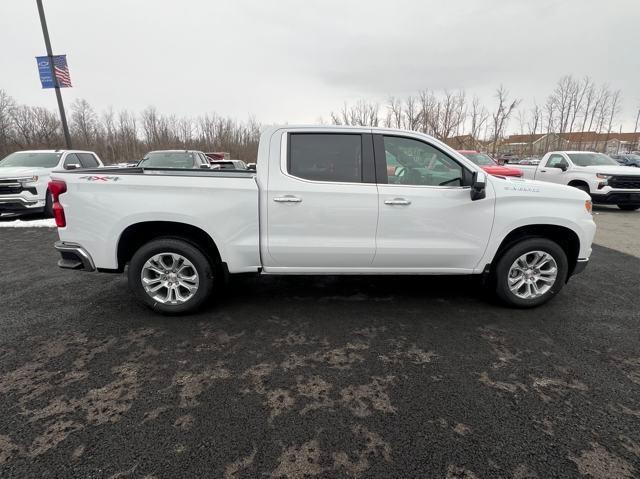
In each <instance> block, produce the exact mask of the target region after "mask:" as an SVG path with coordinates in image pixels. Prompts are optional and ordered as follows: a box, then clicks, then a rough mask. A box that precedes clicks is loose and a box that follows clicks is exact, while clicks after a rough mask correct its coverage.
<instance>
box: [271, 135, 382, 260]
mask: <svg viewBox="0 0 640 479" xmlns="http://www.w3.org/2000/svg"><path fill="white" fill-rule="evenodd" d="M278 160H279V161H276V162H274V161H271V159H270V161H269V175H268V188H267V193H266V195H267V199H266V210H267V217H266V222H267V225H266V227H267V251H268V255H266V257H264V256H263V258H262V260H263V264H264V266H265V272H269V271H275V270H278V269H279V268H283V269H288V270H289V271H291V272H296V268H300V269H301V270H303V271H304V272H331V271H333V272H340V271H346V270H352V269H354V268H364V267H370V266H371V262H372V261H373V257H374V254H375V236H376V224H377V221H378V190H377V187H376V184H375V176H374V169H373V168H374V166H373V143H372V139H371V134H370V133H369V132H368V130H362V131H359V130H353V131H352V130H350V131H348V132H345V131H344V130H334V131H333V132H331V131H327V130H326V129H323V130H320V131H313V130H309V129H300V130H293V131H289V132H285V133H283V135H282V138H281V144H280V158H279V159H278ZM278 271H279V272H287V271H286V270H282V269H280V270H278Z"/></svg>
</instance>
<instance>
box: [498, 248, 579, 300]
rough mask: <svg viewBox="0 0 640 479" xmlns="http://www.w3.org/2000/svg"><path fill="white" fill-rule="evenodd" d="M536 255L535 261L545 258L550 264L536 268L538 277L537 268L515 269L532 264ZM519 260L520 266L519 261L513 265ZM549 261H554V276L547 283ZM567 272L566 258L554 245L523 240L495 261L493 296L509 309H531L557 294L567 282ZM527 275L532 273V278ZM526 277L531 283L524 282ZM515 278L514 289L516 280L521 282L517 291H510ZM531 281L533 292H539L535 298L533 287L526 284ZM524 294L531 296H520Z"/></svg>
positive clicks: (546, 263) (550, 265)
mask: <svg viewBox="0 0 640 479" xmlns="http://www.w3.org/2000/svg"><path fill="white" fill-rule="evenodd" d="M523 255H526V256H523ZM536 255H538V258H542V257H544V255H548V256H549V257H550V258H551V259H552V260H553V261H547V262H545V263H542V267H541V268H539V274H535V272H536V271H538V269H537V268H530V267H528V268H527V269H524V268H520V267H519V266H520V265H523V264H526V263H529V264H535V259H536ZM523 257H524V258H525V259H524V263H523V262H520V263H519V264H518V265H516V262H517V261H521V258H523ZM553 262H555V269H556V275H555V279H554V280H553V282H552V283H549V281H548V280H549V279H552V274H551V272H550V269H551V268H552V267H553ZM512 268H515V269H512ZM568 271H569V263H568V261H567V255H566V254H565V252H564V250H563V249H562V248H561V247H560V245H558V244H557V243H556V242H554V241H551V240H548V239H546V238H529V239H525V240H522V241H520V242H518V243H516V244H515V245H513V246H511V247H510V248H509V249H507V250H506V251H505V252H504V253H503V254H502V255H501V256H500V258H499V259H498V262H497V263H496V268H495V270H494V285H495V293H496V295H497V297H498V298H499V299H500V300H501V301H502V302H503V303H506V304H507V305H509V306H513V307H516V308H533V307H535V306H540V305H541V304H544V303H546V302H547V301H549V300H550V299H551V298H553V297H554V296H555V295H556V294H558V292H559V291H560V290H561V289H562V287H563V286H564V285H565V283H566V282H567V274H568ZM520 273H521V275H520ZM531 274H533V276H531V277H530V276H528V275H531ZM518 278H519V279H518ZM528 278H530V280H531V281H528ZM536 278H544V279H536ZM515 279H518V282H517V283H515V284H513V286H514V287H516V285H517V284H519V283H520V281H524V283H523V284H522V286H520V289H518V290H517V292H514V291H512V290H511V287H510V280H515ZM531 282H533V284H534V285H535V289H537V290H538V292H539V293H540V294H539V295H537V296H536V295H535V293H536V292H535V289H534V288H533V286H531V285H528V284H527V283H531ZM547 287H548V288H547ZM543 290H544V291H543ZM527 292H528V293H529V294H530V295H531V297H528V298H527V297H522V296H526V295H527ZM517 293H518V294H517Z"/></svg>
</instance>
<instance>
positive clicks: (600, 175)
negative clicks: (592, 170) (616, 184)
mask: <svg viewBox="0 0 640 479" xmlns="http://www.w3.org/2000/svg"><path fill="white" fill-rule="evenodd" d="M612 176H613V175H605V174H604V173H598V174H596V177H597V178H600V179H601V180H608V179H609V178H611V177H612Z"/></svg>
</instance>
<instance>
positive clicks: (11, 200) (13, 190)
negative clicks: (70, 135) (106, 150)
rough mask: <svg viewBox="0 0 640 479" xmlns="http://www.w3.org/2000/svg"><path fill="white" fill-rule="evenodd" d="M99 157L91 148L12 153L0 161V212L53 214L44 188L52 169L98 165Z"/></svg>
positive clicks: (100, 165) (48, 193)
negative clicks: (87, 149) (84, 149)
mask: <svg viewBox="0 0 640 479" xmlns="http://www.w3.org/2000/svg"><path fill="white" fill-rule="evenodd" d="M102 166H103V165H102V161H100V158H98V155H96V154H95V153H93V152H92V151H81V150H30V151H18V152H15V153H11V154H10V155H9V156H7V157H6V158H4V159H3V160H2V161H0V215H1V216H17V215H22V214H30V213H42V212H44V213H46V214H47V215H48V216H53V202H52V197H51V193H50V192H49V190H48V188H47V184H48V183H49V177H50V175H51V172H52V171H53V170H55V169H64V170H73V169H79V168H99V167H102Z"/></svg>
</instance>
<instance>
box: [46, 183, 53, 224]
mask: <svg viewBox="0 0 640 479" xmlns="http://www.w3.org/2000/svg"><path fill="white" fill-rule="evenodd" d="M44 214H45V216H46V217H47V218H53V196H52V195H51V192H50V191H49V190H47V195H46V197H45V201H44Z"/></svg>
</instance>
